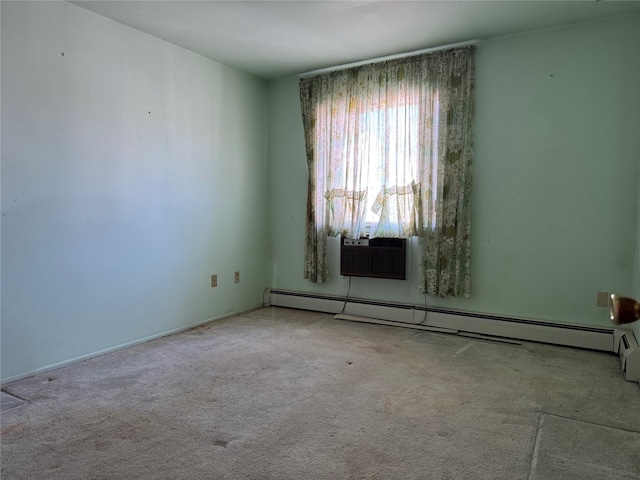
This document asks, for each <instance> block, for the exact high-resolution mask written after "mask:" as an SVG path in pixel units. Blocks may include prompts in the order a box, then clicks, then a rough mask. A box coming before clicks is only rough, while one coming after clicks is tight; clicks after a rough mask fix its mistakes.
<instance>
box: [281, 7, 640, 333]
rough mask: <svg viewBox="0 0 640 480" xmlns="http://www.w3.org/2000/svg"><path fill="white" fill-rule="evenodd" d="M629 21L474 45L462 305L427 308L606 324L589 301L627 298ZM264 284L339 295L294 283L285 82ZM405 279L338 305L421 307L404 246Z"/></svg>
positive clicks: (329, 288)
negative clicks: (615, 295)
mask: <svg viewBox="0 0 640 480" xmlns="http://www.w3.org/2000/svg"><path fill="white" fill-rule="evenodd" d="M639 42H640V29H638V15H637V14H635V15H628V16H624V17H618V18H614V19H609V20H606V21H599V22H593V23H587V24H581V25H575V26H569V27H565V28H559V29H553V30H547V31H541V32H535V33H530V34H523V35H519V36H513V37H508V38H501V39H495V40H492V41H485V42H482V43H480V44H479V45H478V46H477V57H476V69H477V77H476V78H477V89H476V124H475V131H476V137H475V138H476V141H475V161H474V190H473V204H472V205H473V207H472V208H473V214H472V222H473V226H472V234H473V246H472V248H473V274H472V282H473V283H472V288H473V293H472V297H471V298H469V299H461V298H450V299H432V298H427V299H426V302H427V303H428V304H429V305H433V306H439V307H447V308H454V309H461V310H468V311H476V312H484V313H490V314H498V315H507V316H516V317H525V318H534V319H541V320H548V321H553V322H566V323H577V324H585V325H602V326H607V325H610V323H609V321H608V316H607V310H606V309H604V308H598V307H596V306H595V304H596V292H597V291H598V290H606V291H611V292H617V291H628V290H630V289H631V288H633V287H632V285H633V281H634V272H635V269H634V259H635V255H636V248H637V247H636V239H637V236H638V234H637V218H638V211H637V209H638V178H639V161H638V151H639V142H640V140H639V135H638V130H639V128H640V113H639V112H640V89H639V88H638V86H639V85H640V70H639V69H640V46H639ZM269 125H270V131H269V184H270V196H271V225H272V230H271V261H272V267H271V283H270V286H271V287H273V288H280V289H288V290H296V291H306V292H321V293H331V294H337V295H345V294H346V293H347V286H348V280H347V279H345V278H341V277H340V275H339V267H338V243H337V241H332V242H330V249H331V250H330V259H331V260H330V261H331V264H330V265H331V267H332V277H331V280H330V281H329V282H328V283H327V284H324V285H314V284H312V283H310V282H307V281H305V280H303V278H302V270H303V268H302V267H303V245H304V218H305V202H306V181H307V170H306V163H305V152H304V140H303V134H302V124H301V115H300V107H299V99H298V85H297V79H296V78H285V79H280V80H276V81H273V82H271V84H270V86H269ZM409 261H410V264H411V265H412V269H411V271H410V274H409V276H410V278H409V280H407V281H404V282H403V281H395V280H377V279H358V278H354V279H353V281H352V285H351V291H350V295H351V296H354V297H361V298H372V299H382V300H389V301H397V302H407V303H414V304H422V303H423V302H425V298H424V297H423V296H421V295H419V294H418V289H417V285H418V281H417V269H416V267H415V264H416V263H417V242H416V241H415V240H414V241H413V244H412V248H411V254H410V258H409Z"/></svg>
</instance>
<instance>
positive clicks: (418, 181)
mask: <svg viewBox="0 0 640 480" xmlns="http://www.w3.org/2000/svg"><path fill="white" fill-rule="evenodd" d="M473 55H474V47H464V48H456V49H452V50H445V51H440V52H434V53H428V54H424V55H417V56H413V57H407V58H403V59H397V60H390V61H386V62H380V63H373V64H368V65H364V66H360V67H355V68H351V69H346V70H341V71H335V72H330V73H326V74H322V75H318V76H315V77H311V78H302V79H301V80H300V99H301V106H302V114H303V122H304V130H305V142H306V149H307V164H308V167H309V188H308V197H307V224H306V247H305V257H306V262H305V272H304V277H305V278H307V279H309V280H311V281H313V282H316V283H322V282H324V281H326V280H327V279H328V272H327V259H326V246H327V236H329V235H343V236H347V237H350V238H358V237H360V236H361V235H363V234H364V233H365V227H366V226H367V225H369V226H370V234H371V236H384V237H402V238H407V237H411V236H418V237H420V245H421V249H422V255H421V261H420V276H421V281H420V291H421V292H422V293H426V294H428V295H431V296H441V297H446V296H449V295H455V296H461V295H462V296H469V295H470V195H471V163H472V142H473V131H472V120H473V103H474V101H473V87H474V62H473Z"/></svg>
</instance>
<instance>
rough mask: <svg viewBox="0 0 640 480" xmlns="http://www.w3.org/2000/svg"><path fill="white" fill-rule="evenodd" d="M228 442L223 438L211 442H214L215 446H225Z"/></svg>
mask: <svg viewBox="0 0 640 480" xmlns="http://www.w3.org/2000/svg"><path fill="white" fill-rule="evenodd" d="M228 443H229V442H226V441H224V440H216V441H215V442H213V444H214V445H215V446H216V447H222V448H227V444H228Z"/></svg>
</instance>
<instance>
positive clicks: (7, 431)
mask: <svg viewBox="0 0 640 480" xmlns="http://www.w3.org/2000/svg"><path fill="white" fill-rule="evenodd" d="M22 430H24V423H16V424H15V425H10V426H8V427H5V428H3V429H1V430H0V435H2V436H4V435H12V434H15V433H19V432H21V431H22Z"/></svg>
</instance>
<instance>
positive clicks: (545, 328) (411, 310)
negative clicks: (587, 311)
mask: <svg viewBox="0 0 640 480" xmlns="http://www.w3.org/2000/svg"><path fill="white" fill-rule="evenodd" d="M267 298H268V301H266V299H267ZM265 305H273V306H279V307H289V308H297V309H301V310H314V311H318V312H326V313H333V314H343V315H352V316H357V317H366V318H373V319H379V320H387V321H391V322H394V323H406V324H420V325H422V326H424V327H435V328H438V329H446V330H454V331H458V332H468V333H476V334H481V335H490V336H494V337H503V338H513V339H518V340H526V341H533V342H541V343H549V344H553V345H563V346H569V347H578V348H586V349H590V350H600V351H605V352H612V351H615V352H616V353H617V350H615V349H614V348H613V346H614V341H613V328H605V327H589V326H583V325H572V324H560V323H553V322H545V321H539V320H531V319H522V318H511V317H501V316H497V315H486V314H481V313H473V312H465V311H456V310H446V309H441V308H435V307H428V306H427V307H425V306H423V305H412V304H404V303H390V302H380V301H375V300H369V299H361V298H348V299H347V298H345V297H341V296H336V295H323V294H315V293H306V292H295V291H290V290H278V289H267V291H266V292H265Z"/></svg>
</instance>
